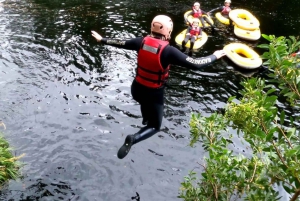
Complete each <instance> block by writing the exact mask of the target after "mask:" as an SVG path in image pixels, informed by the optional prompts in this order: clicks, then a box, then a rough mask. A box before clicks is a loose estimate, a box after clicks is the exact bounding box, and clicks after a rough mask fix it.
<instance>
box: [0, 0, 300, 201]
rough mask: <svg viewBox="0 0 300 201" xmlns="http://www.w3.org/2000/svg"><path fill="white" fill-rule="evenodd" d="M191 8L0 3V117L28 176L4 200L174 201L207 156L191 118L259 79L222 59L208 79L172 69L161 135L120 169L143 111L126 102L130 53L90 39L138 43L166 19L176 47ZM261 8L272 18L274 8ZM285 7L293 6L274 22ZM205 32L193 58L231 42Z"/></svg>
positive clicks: (165, 3) (162, 3)
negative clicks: (192, 139) (121, 152)
mask: <svg viewBox="0 0 300 201" xmlns="http://www.w3.org/2000/svg"><path fill="white" fill-rule="evenodd" d="M244 3H245V2H244V1H242V0H240V1H236V2H235V3H234V5H235V6H236V7H241V6H245V5H244ZM279 4H281V3H280V2H279ZM295 4H296V3H295ZM263 5H269V2H267V1H255V2H251V5H249V2H248V3H247V6H248V7H247V8H249V9H250V8H252V9H253V10H254V11H255V14H256V15H257V16H259V17H260V20H261V22H266V23H269V22H270V21H271V18H273V17H270V15H269V14H268V13H267V12H266V13H265V12H262V11H260V10H259V9H260V7H261V6H263ZM217 6H219V2H214V1H209V2H205V1H204V2H203V8H205V9H206V10H210V9H212V8H215V7H217ZM294 6H295V5H293V7H294ZM187 9H190V4H189V2H186V1H183V0H180V1H176V2H174V1H171V0H159V1H158V0H154V1H151V2H149V1H143V0H136V1H133V0H125V1H109V0H107V1H96V0H90V1H64V2H62V1H59V0H55V1H50V0H35V1H33V0H20V1H13V0H6V1H2V3H1V4H0V36H1V37H0V41H1V46H0V53H1V54H0V77H1V80H0V84H1V88H0V90H1V99H0V108H1V119H2V120H3V121H4V122H5V124H6V125H7V130H6V131H5V136H6V137H7V138H8V140H9V141H10V143H11V144H12V145H13V146H14V147H15V151H14V152H15V153H16V154H17V155H18V154H21V153H25V154H26V156H25V157H24V158H23V160H22V161H23V162H24V163H25V164H26V165H25V166H24V168H23V169H22V173H23V175H24V178H22V179H20V180H18V181H11V182H10V183H9V184H8V185H7V186H6V188H5V189H4V190H3V191H2V192H1V194H0V196H1V197H0V198H1V199H4V200H113V201H115V200H131V198H133V197H134V198H135V197H136V196H137V195H138V194H139V196H140V198H141V200H176V197H177V195H178V188H179V185H180V181H182V179H183V176H185V175H187V172H188V171H189V170H191V169H194V168H195V167H197V164H196V162H198V161H201V159H202V157H203V153H204V152H203V150H202V148H201V146H199V147H197V148H195V149H191V148H189V147H187V144H188V142H189V139H188V137H189V135H188V133H189V127H188V124H189V118H190V113H191V112H201V113H202V114H204V115H207V114H210V113H212V112H214V111H217V110H219V109H220V108H223V107H224V105H225V104H226V101H227V99H228V97H230V96H233V95H237V94H238V90H239V89H240V85H239V83H240V81H241V80H242V79H243V78H245V77H248V76H258V75H261V71H260V70H257V71H255V72H249V71H247V72H245V71H242V70H241V69H238V68H237V67H236V66H234V65H233V64H232V62H230V61H229V60H228V59H226V58H224V59H221V60H219V61H217V62H216V63H215V64H213V65H212V66H210V67H208V68H206V69H205V71H190V70H187V69H184V68H181V67H178V66H173V67H172V71H171V74H170V80H169V83H168V86H167V90H166V108H165V119H164V120H163V127H162V131H161V132H160V133H158V134H157V135H156V136H154V137H152V138H151V139H149V140H147V141H144V142H143V143H141V144H137V145H135V146H134V147H133V148H132V151H131V153H130V154H129V156H128V157H127V158H126V159H124V160H118V159H117V157H116V152H117V150H118V148H119V146H120V145H121V144H122V143H123V139H124V136H126V135H127V134H130V133H135V132H136V131H137V130H138V128H139V127H141V115H140V112H139V105H138V104H137V103H136V102H134V101H133V100H132V98H131V95H130V84H131V81H132V80H133V78H134V73H135V65H136V61H135V60H136V53H134V52H132V51H127V50H122V49H117V48H114V47H110V46H102V45H99V44H97V43H96V41H95V40H93V38H92V37H91V35H90V31H91V30H96V31H99V32H100V33H102V35H104V36H107V37H120V38H132V37H136V36H142V35H146V34H147V33H148V31H149V24H150V22H151V20H152V18H153V16H154V15H156V14H160V13H167V14H169V15H170V16H171V17H172V18H173V20H174V22H175V28H174V32H173V38H175V35H176V33H179V32H181V31H182V30H183V29H184V28H186V27H185V25H184V23H183V13H184V11H186V10H187ZM268 9H269V10H270V12H272V13H278V12H277V10H276V8H275V7H268ZM285 9H286V10H288V11H289V12H290V11H291V10H289V9H292V8H283V9H281V10H280V12H283V11H284V10H285ZM293 9H295V10H292V11H293V12H292V13H290V15H289V18H288V22H286V23H282V24H281V25H282V26H284V29H286V27H289V26H290V25H291V24H295V23H296V22H295V19H296V17H295V15H296V12H297V8H293ZM269 10H268V12H269ZM294 11H295V13H294ZM293 16H294V17H293ZM266 23H265V24H266ZM276 23H277V22H276ZM263 24H264V23H262V28H263V29H265V28H264V26H263ZM269 24H270V26H269V28H270V27H272V23H269ZM298 25H299V24H298ZM297 27H299V26H297ZM293 29H297V28H296V26H293ZM270 30H275V29H274V28H270ZM276 32H277V33H281V31H279V30H276ZM287 33H292V31H291V30H287ZM208 34H209V40H208V42H207V43H206V44H205V45H204V46H203V48H201V49H200V50H199V51H198V52H195V53H194V56H197V57H200V56H203V55H207V54H211V53H212V52H213V51H214V50H216V49H221V48H222V47H223V46H224V44H227V43H230V42H234V41H239V39H237V38H236V37H234V35H233V34H232V33H231V32H228V31H227V29H226V28H225V27H221V25H220V31H219V32H216V33H214V34H213V33H211V32H209V31H208ZM260 42H261V40H260V41H257V42H256V43H253V42H252V43H247V44H249V45H250V46H252V47H254V46H255V45H256V44H258V43H260ZM171 43H172V45H174V46H176V44H175V42H174V41H172V42H171ZM281 107H283V108H285V107H286V106H285V105H284V104H282V105H281ZM286 110H287V112H289V113H295V112H294V111H292V109H289V108H286ZM295 115H297V113H295ZM236 149H237V150H240V151H241V150H243V147H240V146H238V145H236ZM137 193H138V194H137Z"/></svg>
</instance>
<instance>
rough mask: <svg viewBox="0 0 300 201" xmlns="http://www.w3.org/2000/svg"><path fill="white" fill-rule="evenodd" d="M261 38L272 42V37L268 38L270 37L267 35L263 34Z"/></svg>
mask: <svg viewBox="0 0 300 201" xmlns="http://www.w3.org/2000/svg"><path fill="white" fill-rule="evenodd" d="M261 36H262V37H263V38H264V39H266V40H268V41H271V39H270V36H268V35H266V34H261Z"/></svg>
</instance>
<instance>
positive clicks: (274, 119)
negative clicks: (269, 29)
mask: <svg viewBox="0 0 300 201" xmlns="http://www.w3.org/2000/svg"><path fill="white" fill-rule="evenodd" d="M263 37H264V38H266V39H267V40H268V41H269V42H270V44H263V45H260V46H259V47H261V48H266V49H268V52H265V53H264V54H263V56H262V57H263V58H264V59H266V62H265V63H264V64H265V65H267V66H268V67H269V70H270V73H269V75H268V76H269V77H270V79H268V84H266V81H265V80H264V79H260V78H251V79H248V80H245V81H243V82H242V83H241V84H242V86H243V90H242V91H241V92H240V93H241V94H242V98H240V99H239V100H237V99H236V98H235V97H231V98H229V100H228V103H227V106H226V108H225V112H224V114H217V113H214V114H212V115H211V116H209V117H203V116H201V115H200V114H192V118H191V121H190V127H191V128H190V134H191V141H190V145H191V146H194V145H195V144H196V143H197V142H201V144H202V146H203V147H204V149H205V150H206V151H207V152H208V156H207V157H205V158H204V163H203V164H200V166H201V167H202V173H201V177H200V179H198V178H197V177H196V173H195V172H193V171H191V172H190V173H189V175H188V176H186V177H185V179H184V181H183V182H182V183H181V188H180V196H179V197H180V198H183V199H184V200H192V201H211V200H219V201H223V200H224V201H227V200H228V201H229V200H236V199H239V198H242V199H244V200H251V201H256V200H270V201H273V200H279V199H280V197H279V193H278V192H276V191H275V190H274V184H277V185H282V186H283V188H284V189H285V190H286V192H287V193H289V194H290V195H291V197H290V201H295V200H297V199H299V198H298V197H299V195H300V134H299V131H298V130H296V124H295V123H294V122H295V120H296V121H298V119H293V117H292V116H286V114H285V112H284V111H283V110H282V111H280V109H279V108H278V107H277V105H276V103H277V99H278V97H279V96H280V97H286V98H287V101H288V102H289V103H290V104H291V105H292V106H293V107H294V108H295V110H297V109H298V111H299V100H300V95H299V91H300V84H299V83H300V76H299V69H297V68H296V64H297V62H298V63H299V62H300V60H299V61H297V59H296V58H294V57H291V56H290V55H291V53H293V52H294V51H296V50H298V49H299V46H300V43H299V42H297V39H296V38H295V37H290V38H288V39H287V38H285V37H278V38H276V37H274V36H266V35H263ZM275 86H278V87H279V89H280V91H279V90H276V89H275V88H276V87H275ZM294 118H295V117H294ZM287 119H288V121H287ZM229 128H230V131H231V132H229ZM234 131H236V132H234ZM233 135H238V136H239V137H240V138H239V139H242V140H243V142H242V143H244V144H245V146H247V147H249V149H248V150H249V153H248V156H244V155H243V154H241V153H239V154H236V153H234V152H233V151H232V150H231V149H230V146H229V145H230V144H232V136H233ZM236 139H237V138H236Z"/></svg>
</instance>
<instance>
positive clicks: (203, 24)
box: [199, 17, 206, 29]
mask: <svg viewBox="0 0 300 201" xmlns="http://www.w3.org/2000/svg"><path fill="white" fill-rule="evenodd" d="M199 19H200V21H201V24H202V27H203V29H205V28H206V26H205V21H204V19H203V17H200V18H199Z"/></svg>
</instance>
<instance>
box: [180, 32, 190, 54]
mask: <svg viewBox="0 0 300 201" xmlns="http://www.w3.org/2000/svg"><path fill="white" fill-rule="evenodd" d="M189 39H190V36H189V35H185V38H184V40H183V41H182V44H181V46H182V50H183V51H185V49H186V47H185V45H186V43H187V42H188V40H189Z"/></svg>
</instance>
